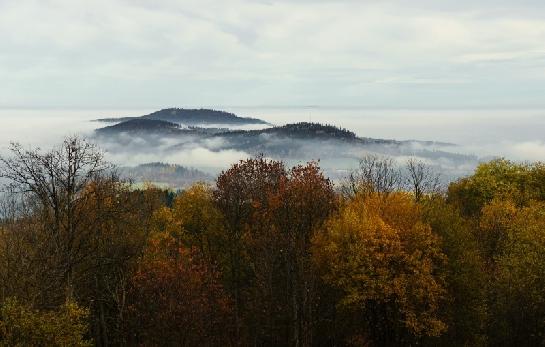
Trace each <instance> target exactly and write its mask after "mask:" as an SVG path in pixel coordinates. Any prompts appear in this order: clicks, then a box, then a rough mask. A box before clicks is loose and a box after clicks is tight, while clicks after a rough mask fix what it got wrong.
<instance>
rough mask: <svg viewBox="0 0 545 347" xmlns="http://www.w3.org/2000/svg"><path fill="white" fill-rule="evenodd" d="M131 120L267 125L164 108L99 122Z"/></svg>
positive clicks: (211, 112)
mask: <svg viewBox="0 0 545 347" xmlns="http://www.w3.org/2000/svg"><path fill="white" fill-rule="evenodd" d="M132 119H153V120H162V121H167V122H173V123H179V124H185V125H198V124H230V125H245V124H265V125H266V124H268V123H267V122H265V121H264V120H261V119H257V118H247V117H239V116H237V115H236V114H234V113H230V112H225V111H219V110H211V109H204V108H201V109H184V108H165V109H162V110H159V111H156V112H153V113H150V114H147V115H144V116H141V117H121V118H102V119H98V121H100V122H109V123H113V122H124V121H128V120H132Z"/></svg>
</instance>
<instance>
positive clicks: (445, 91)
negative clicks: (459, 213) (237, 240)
mask: <svg viewBox="0 0 545 347" xmlns="http://www.w3.org/2000/svg"><path fill="white" fill-rule="evenodd" d="M544 95H545V1H542V0H511V1H507V0H478V1H475V0H443V1H440V0H439V1H438V0H422V1H420V0H412V1H407V0H397V1H395V0H391V1H389V0H383V1H380V0H353V1H351V0H330V1H328V0H315V1H311V0H291V1H290V0H261V1H258V0H253V1H252V0H214V1H209V0H195V1H191V0H187V1H186V0H153V1H151V0H148V1H144V0H93V1H83V0H57V1H54V0H36V1H29V0H0V107H3V108H20V107H32V108H126V107H132V108H138V107H146V108H155V107H162V106H215V105H236V106H263V105H271V106H294V105H321V106H365V107H393V108H487V107H513V108H519V107H530V108H531V107H535V108H540V107H544V106H545V98H544Z"/></svg>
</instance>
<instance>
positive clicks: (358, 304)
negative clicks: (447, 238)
mask: <svg viewBox="0 0 545 347" xmlns="http://www.w3.org/2000/svg"><path fill="white" fill-rule="evenodd" d="M440 246H441V244H440V239H439V238H438V237H437V236H436V235H434V234H433V233H432V230H431V228H430V226H429V225H427V224H425V223H423V222H422V221H421V211H420V207H419V206H418V205H417V204H415V203H414V201H413V199H412V197H411V196H409V195H408V194H403V193H394V194H389V195H388V196H381V195H380V194H372V195H368V196H356V198H355V199H353V200H352V201H350V202H348V203H347V204H345V206H343V207H342V209H341V211H340V213H339V214H338V215H337V216H335V217H333V218H331V219H330V220H329V221H328V222H327V223H326V226H325V230H324V231H323V232H322V233H318V234H317V236H316V237H315V238H314V249H313V254H314V259H315V261H316V263H317V265H318V267H319V269H320V270H321V272H322V274H323V278H324V280H325V281H326V283H328V284H330V285H332V286H333V287H335V288H337V289H339V290H340V291H341V293H342V295H341V299H340V301H339V305H338V306H339V308H341V309H342V310H345V311H348V312H356V313H359V314H360V315H361V316H362V317H363V320H364V322H362V325H365V327H364V330H363V331H362V334H364V335H366V336H367V337H368V338H370V339H371V340H373V341H374V342H375V343H378V344H380V345H392V344H399V343H407V341H408V339H413V338H418V337H420V336H437V335H439V334H441V333H442V332H443V331H444V330H445V329H446V324H445V323H444V322H443V320H442V319H441V318H440V317H439V316H438V308H439V305H440V303H441V301H442V300H443V299H444V295H445V287H444V278H443V275H442V274H441V273H440V272H439V271H438V268H439V267H441V266H443V264H444V263H445V260H446V257H445V255H444V254H443V253H442V252H441V248H440Z"/></svg>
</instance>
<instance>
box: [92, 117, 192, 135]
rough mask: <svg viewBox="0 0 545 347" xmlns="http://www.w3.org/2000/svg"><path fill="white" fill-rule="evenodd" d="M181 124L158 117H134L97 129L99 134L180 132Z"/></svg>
mask: <svg viewBox="0 0 545 347" xmlns="http://www.w3.org/2000/svg"><path fill="white" fill-rule="evenodd" d="M181 130H182V129H180V125H178V124H176V123H172V122H167V121H163V120H157V119H146V118H134V119H129V120H127V121H124V122H121V123H118V124H114V125H110V126H107V127H104V128H100V129H97V130H96V132H97V133H99V134H106V133H122V132H141V133H145V132H149V133H157V132H161V133H177V132H180V131H181Z"/></svg>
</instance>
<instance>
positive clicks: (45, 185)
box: [0, 137, 545, 346]
mask: <svg viewBox="0 0 545 347" xmlns="http://www.w3.org/2000/svg"><path fill="white" fill-rule="evenodd" d="M0 182H1V184H2V191H1V196H0V346H91V345H96V346H118V345H119V346H126V345H129V346H416V345H419V346H512V345H519V346H539V345H545V164H543V163H519V162H512V161H508V160H504V159H497V160H493V161H490V162H486V163H482V164H480V165H479V166H478V167H477V169H476V170H475V172H474V173H473V174H471V175H469V176H467V177H463V178H460V179H458V180H456V181H453V182H451V183H450V184H449V185H448V186H444V185H443V184H442V181H441V180H440V179H439V177H438V175H437V174H436V173H435V172H434V171H433V169H432V168H430V167H428V166H427V165H426V164H425V163H424V162H421V161H418V160H414V159H410V160H408V161H407V162H406V163H403V164H399V162H398V161H395V160H393V159H390V158H388V157H384V156H376V155H367V156H364V157H362V158H361V161H360V165H359V167H358V168H357V169H356V170H353V171H352V172H350V173H349V174H348V175H347V176H346V178H345V179H344V180H343V181H341V182H339V183H335V184H334V183H333V182H332V181H331V180H330V179H329V178H327V177H326V175H325V174H324V173H323V172H322V170H321V169H320V167H319V163H318V162H309V163H306V164H302V165H297V166H294V167H287V166H286V164H285V163H283V162H281V161H277V160H271V159H268V158H266V157H264V156H256V157H252V158H249V159H246V160H243V161H240V162H238V163H234V164H233V165H231V167H230V168H229V169H227V170H225V171H223V172H222V173H221V174H220V175H219V176H218V177H217V179H216V180H215V183H214V184H211V185H210V184H204V183H196V184H193V185H192V186H190V187H189V188H187V189H184V190H182V191H176V192H174V191H171V190H166V189H162V188H159V187H156V186H153V185H151V184H150V185H144V186H142V185H134V184H132V182H130V181H129V180H126V179H125V178H124V177H123V175H120V174H119V170H117V169H116V167H114V166H113V165H111V164H110V163H108V162H106V161H105V160H104V157H103V154H102V152H101V151H100V150H99V149H98V148H96V147H95V146H94V145H93V144H92V143H90V142H88V141H86V140H84V139H81V138H77V137H73V138H67V139H66V140H65V141H64V142H63V143H62V144H59V145H58V146H57V147H55V148H53V149H51V150H48V151H42V150H39V149H31V148H30V149H29V148H27V147H24V146H21V145H18V144H13V145H12V147H11V153H10V154H9V155H6V156H3V157H0Z"/></svg>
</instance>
